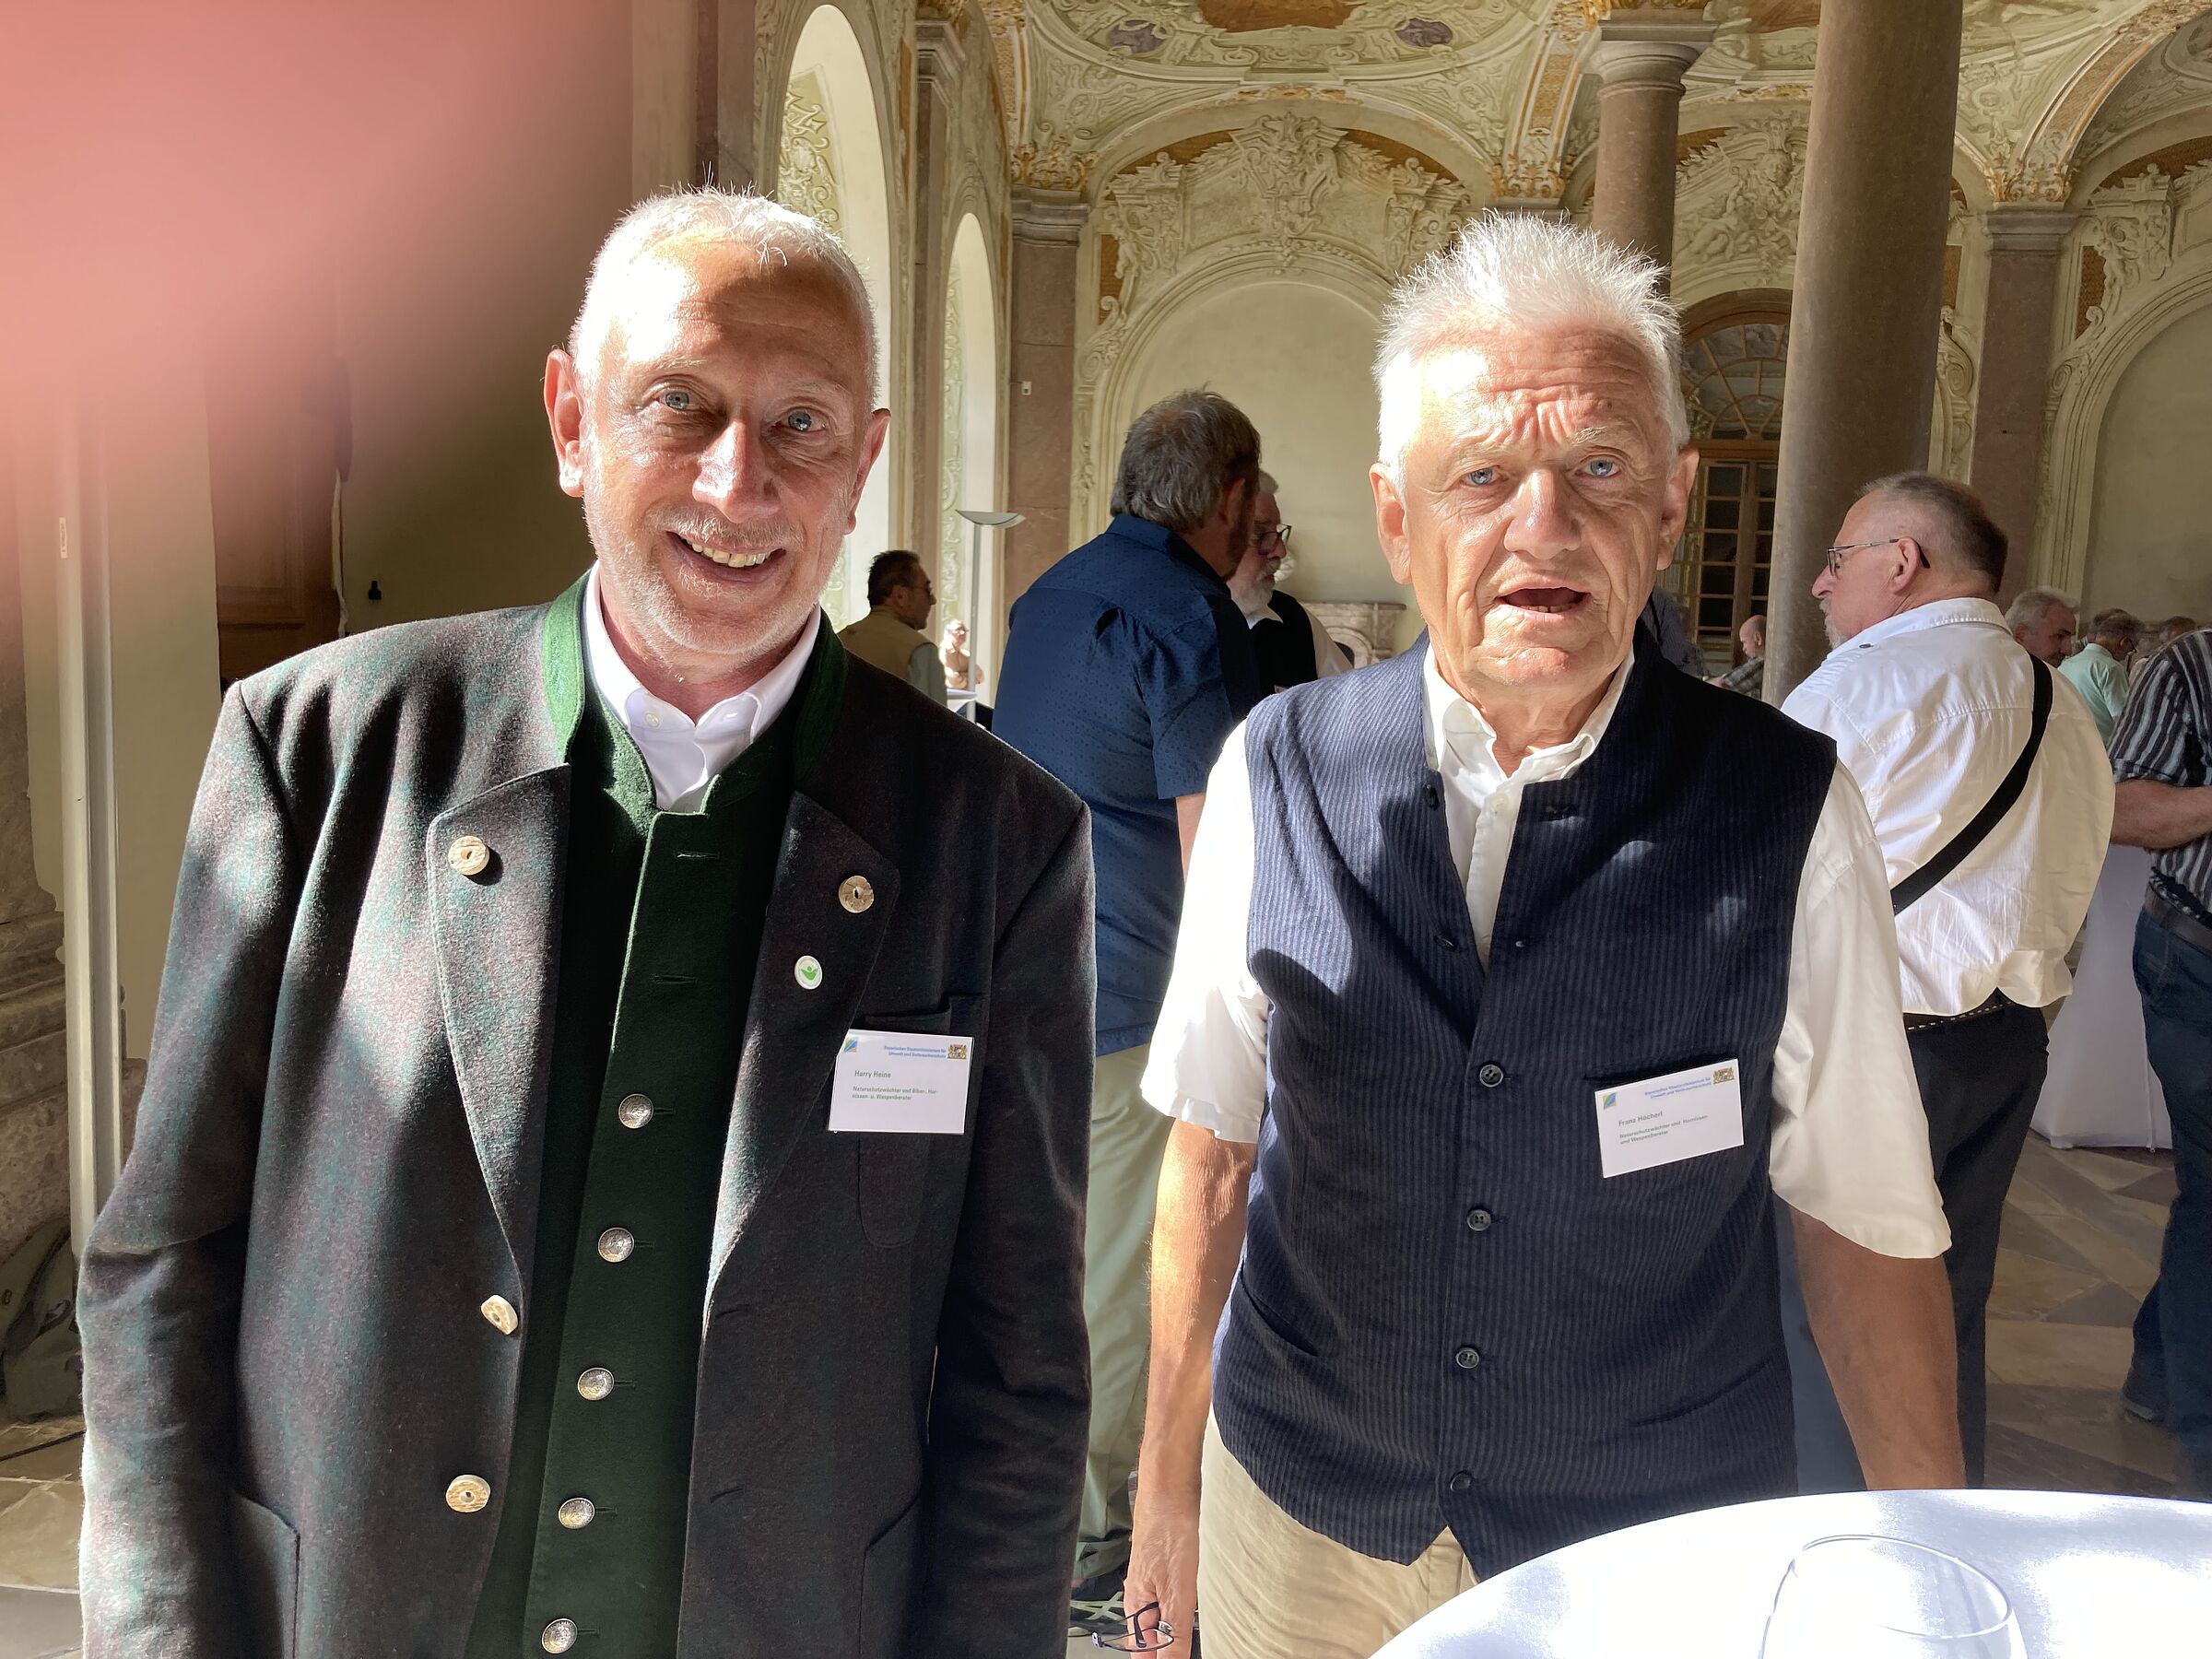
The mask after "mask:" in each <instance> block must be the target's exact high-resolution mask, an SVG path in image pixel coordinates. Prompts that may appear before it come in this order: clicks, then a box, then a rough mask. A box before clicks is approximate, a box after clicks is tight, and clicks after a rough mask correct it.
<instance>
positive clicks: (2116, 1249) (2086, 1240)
mask: <svg viewBox="0 0 2212 1659" xmlns="http://www.w3.org/2000/svg"><path fill="white" fill-rule="evenodd" d="M2035 1225H2037V1226H2039V1227H2041V1228H2043V1229H2045V1230H2048V1231H2049V1232H2051V1233H2053V1234H2054V1235H2055V1236H2056V1237H2057V1238H2058V1240H2059V1241H2060V1242H2061V1243H2064V1244H2065V1245H2068V1246H2070V1247H2071V1248H2072V1249H2073V1251H2074V1252H2075V1253H2076V1254H2077V1256H2079V1257H2082V1258H2084V1259H2086V1260H2087V1261H2088V1262H2089V1263H2090V1264H2091V1265H2092V1269H2093V1271H2096V1272H2099V1273H2101V1274H2103V1276H2104V1277H2106V1278H2109V1279H2111V1280H2112V1282H2113V1283H2114V1284H2116V1285H2118V1286H2120V1287H2121V1288H2123V1289H2127V1290H2133V1291H2134V1292H2135V1293H2136V1295H2137V1296H2140V1295H2142V1294H2143V1292H2144V1291H2146V1290H2147V1289H2149V1288H2151V1286H2152V1285H2153V1284H2155V1283H2157V1282H2158V1277H2159V1258H2158V1253H2157V1252H2156V1251H2155V1250H2153V1251H2149V1252H2144V1251H2138V1250H2136V1249H2134V1248H2132V1247H2131V1246H2130V1245H2128V1244H2126V1243H2124V1242H2123V1241H2121V1240H2120V1239H2118V1238H2116V1237H2114V1236H2113V1234H2112V1231H2111V1230H2110V1228H2109V1226H2108V1225H2103V1224H2100V1223H2098V1222H2095V1221H2090V1220H2087V1219H2085V1218H2082V1217H2080V1216H2050V1217H2046V1218H2043V1219H2042V1220H2041V1221H2038V1222H2037V1223H2035Z"/></svg>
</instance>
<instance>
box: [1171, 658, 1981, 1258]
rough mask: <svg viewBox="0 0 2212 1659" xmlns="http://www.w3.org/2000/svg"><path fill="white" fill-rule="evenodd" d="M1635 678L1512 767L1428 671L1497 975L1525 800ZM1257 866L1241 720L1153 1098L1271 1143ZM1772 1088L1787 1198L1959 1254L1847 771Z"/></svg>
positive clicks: (1194, 895) (1907, 1241)
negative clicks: (1565, 736) (1255, 910)
mask: <svg viewBox="0 0 2212 1659" xmlns="http://www.w3.org/2000/svg"><path fill="white" fill-rule="evenodd" d="M1668 672H1673V670H1669V671H1668ZM1628 674H1629V668H1628V665H1625V664H1624V665H1623V666H1622V668H1621V671H1620V672H1619V673H1618V674H1617V675H1616V676H1615V677H1614V679H1613V683H1612V684H1611V685H1610V686H1609V687H1608V688H1606V695H1605V697H1604V699H1603V700H1601V701H1600V702H1599V703H1598V705H1597V708H1596V709H1595V711H1594V712H1592V714H1591V716H1590V718H1589V720H1588V721H1587V722H1586V723H1585V724H1584V725H1583V730H1582V731H1581V732H1580V733H1579V734H1577V735H1575V736H1574V737H1573V738H1572V739H1571V741H1569V742H1567V743H1563V744H1559V745H1558V746H1556V747H1551V748H1544V749H1536V750H1534V751H1532V752H1531V753H1530V754H1529V755H1528V756H1527V757H1525V758H1524V759H1523V760H1522V762H1521V764H1520V765H1519V766H1517V767H1515V768H1514V769H1513V771H1512V772H1511V773H1508V772H1506V771H1503V769H1502V768H1500V766H1499V764H1498V761H1497V758H1496V756H1495V755H1494V754H1493V753H1492V751H1491V747H1490V741H1491V738H1492V737H1493V736H1494V733H1493V732H1492V730H1491V728H1490V725H1489V723H1488V721H1486V720H1485V719H1484V718H1483V716H1482V713H1481V712H1480V711H1479V710H1477V709H1476V708H1475V707H1474V706H1473V705H1472V704H1470V703H1468V702H1467V701H1466V700H1465V699H1463V698H1462V697H1460V696H1459V694H1458V693H1457V692H1455V691H1453V689H1452V688H1450V687H1449V686H1447V685H1446V684H1445V683H1444V679H1443V677H1442V676H1441V674H1439V673H1438V672H1437V669H1436V659H1435V658H1434V657H1433V656H1430V658H1429V660H1428V662H1427V663H1426V664H1425V665H1424V666H1423V669H1422V698H1423V705H1424V711H1425V716H1426V720H1425V724H1426V725H1427V728H1428V744H1429V759H1430V764H1431V765H1432V766H1435V767H1436V768H1437V770H1438V771H1439V772H1440V774H1441V777H1442V781H1443V787H1444V803H1445V823H1446V828H1447V830H1448V833H1449V836H1450V840H1451V843H1452V862H1453V865H1456V866H1457V867H1458V869H1459V871H1460V873H1461V876H1462V877H1463V878H1464V879H1465V884H1466V892H1467V913H1468V916H1469V918H1470V919H1471V920H1472V921H1473V923H1474V924H1475V931H1476V935H1477V940H1478V942H1479V947H1480V949H1481V952H1482V955H1483V959H1484V961H1485V963H1486V965H1487V963H1488V956H1489V937H1490V929H1491V926H1492V924H1494V923H1495V921H1496V918H1497V914H1498V899H1499V894H1500V891H1501V890H1502V889H1503V888H1504V886H1505V871H1506V864H1507V861H1508V858H1509V857H1510V855H1511V853H1512V841H1513V826H1514V824H1515V823H1516V822H1517V821H1518V818H1519V814H1520V810H1521V797H1522V794H1523V792H1524V790H1525V789H1526V788H1527V786H1528V785H1529V784H1531V783H1535V782H1544V781H1547V780H1550V779H1554V778H1563V777H1566V776H1568V775H1569V774H1571V773H1572V772H1573V771H1575V770H1576V769H1577V768H1579V767H1580V766H1581V765H1582V764H1583V762H1584V761H1585V760H1587V759H1589V758H1590V756H1591V755H1592V754H1594V752H1595V751H1596V749H1597V747H1598V745H1599V744H1600V743H1601V742H1603V741H1604V738H1605V734H1606V725H1607V724H1609V723H1610V722H1611V720H1612V717H1613V712H1614V710H1615V708H1616V707H1617V706H1618V702H1619V700H1620V692H1621V688H1622V687H1623V686H1624V685H1626V684H1627V679H1628ZM1252 884H1253V812H1252V780H1251V775H1250V774H1249V773H1248V772H1247V771H1246V770H1245V758H1244V731H1243V728H1242V727H1241V726H1240V727H1239V728H1238V729H1237V730H1236V731H1235V732H1234V733H1232V734H1230V739H1229V743H1228V746H1227V747H1225V748H1224V749H1223V751H1222V754H1221V759H1220V762H1219V764H1218V765H1217V766H1216V767H1215V768H1214V772H1213V776H1212V778H1211V779H1210V780H1209V781H1208V782H1207V783H1206V813H1205V816H1204V817H1203V818H1200V819H1199V823H1198V837H1197V841H1196V843H1195V844H1194V846H1193V848H1192V851H1191V870H1190V877H1189V880H1188V881H1187V882H1186V883H1185V885H1184V900H1183V912H1182V928H1181V931H1180V932H1179V934H1178V935H1177V939H1176V949H1175V968H1174V972H1173V974H1172V975H1171V978H1170V980H1169V982H1168V994H1167V1001H1166V1003H1165V1005H1164V1006H1162V1008H1161V1010H1160V1016H1159V1026H1158V1027H1157V1028H1156V1029H1155V1030H1154V1032H1153V1036H1152V1053H1151V1058H1150V1061H1149V1063H1148V1064H1147V1066H1146V1068H1145V1077H1144V1086H1143V1087H1144V1094H1145V1099H1146V1100H1149V1101H1150V1102H1151V1103H1152V1104H1153V1105H1154V1106H1155V1107H1157V1108H1159V1110H1160V1111H1161V1112H1166V1113H1168V1114H1169V1115H1170V1116H1172V1117H1180V1118H1182V1119H1183V1120H1185V1121H1186V1122H1189V1123H1194V1124H1199V1125H1201V1126H1203V1127H1205V1128H1206V1129H1210V1130H1211V1131H1212V1132H1213V1133H1214V1134H1216V1135H1219V1136H1220V1137H1221V1138H1222V1139H1224V1140H1233V1141H1251V1140H1255V1139H1257V1138H1258V1136H1259V1130H1260V1120H1261V1117H1262V1114H1263V1112H1264V1110H1265V1102H1266V1088H1267V1020H1268V1016H1269V1012H1270V1005H1269V1003H1268V1000H1267V997H1266V994H1265V993H1264V992H1262V991H1261V990H1260V988H1259V985H1258V984H1257V983H1256V982H1254V980H1253V975H1252V969H1251V963H1250V952H1249V951H1248V949H1247V944H1246V940H1247V924H1248V923H1249V920H1250V915H1251V909H1252ZM1571 1038H1572V1033H1571V1030H1568V1031H1562V1032H1561V1033H1560V1039H1561V1041H1571ZM1772 1087H1773V1098H1774V1119H1773V1134H1772V1140H1771V1147H1770V1148H1769V1152H1768V1172H1769V1175H1770V1178H1771V1180H1772V1182H1773V1184H1774V1190H1775V1191H1776V1192H1777V1193H1779V1194H1781V1195H1782V1196H1783V1199H1785V1200H1786V1201H1787V1202H1788V1203H1789V1204H1790V1205H1792V1206H1794V1207H1795V1208H1797V1209H1799V1210H1802V1211H1803V1212H1805V1213H1806V1215H1808V1216H1812V1217H1814V1218H1818V1220H1821V1221H1824V1222H1826V1223H1827V1224H1828V1225H1829V1226H1830V1227H1832V1228H1833V1229H1835V1230H1836V1231H1838V1232H1840V1233H1841V1234H1842V1235H1843V1236H1844V1237H1846V1238H1848V1239H1851V1240H1852V1241H1854V1242H1856V1243H1859V1244H1862V1245H1864V1246H1865V1247H1866V1248H1867V1249H1869V1250H1873V1251H1877V1252H1879V1253H1882V1254H1884V1255H1890V1256H1923V1257H1924V1256H1935V1255H1940V1254H1942V1253H1943V1252H1944V1251H1945V1250H1946V1249H1947V1248H1948V1247H1949V1244H1950V1230H1949V1229H1948V1228H1947V1226H1946V1225H1945V1222H1944V1218H1943V1199H1942V1195H1941V1194H1939V1193H1938V1192H1937V1191H1936V1188H1935V1173H1934V1170H1933V1167H1932V1165H1931V1163H1930V1161H1929V1156H1928V1125H1927V1119H1926V1117H1925V1116H1924V1113H1923V1112H1922V1111H1921V1105H1920V1088H1919V1085H1918V1084H1917V1083H1916V1082H1915V1081H1914V1079H1913V1075H1912V1054H1911V1053H1910V1051H1909V1050H1908V1049H1907V1048H1906V1046H1905V1033H1904V1023H1903V1019H1902V1016H1901V1011H1900V1008H1899V1006H1898V988H1897V946H1896V941H1895V935H1894V932H1893V930H1892V928H1891V926H1890V919H1889V899H1888V884H1887V883H1886V882H1885V881H1884V879H1883V877H1882V859H1881V849H1880V847H1879V845H1878V844H1877V842H1876V841H1875V839H1874V828H1873V826H1872V825H1871V824H1870V823H1869V822H1868V821H1867V818H1866V808H1865V806H1864V805H1863V804H1862V803H1861V802H1860V800H1859V793H1858V790H1857V789H1856V788H1855V787H1854V786H1853V783H1852V781H1851V777H1850V774H1849V773H1847V772H1845V771H1843V770H1842V769H1841V767H1839V768H1838V769H1837V771H1836V774H1835V777H1834V779H1833V780H1832V781H1831V782H1830V786H1829V793H1828V800H1827V802H1826V804H1825V805H1824V806H1823V807H1822V809H1821V813H1820V818H1819V820H1818V825H1817V827H1816V828H1815V830H1814V831H1813V840H1812V845H1811V848H1810V850H1809V851H1808V852H1807V853H1806V861H1805V870H1804V874H1803V876H1802V877H1800V879H1799V882H1798V890H1797V912H1796V923H1795V925H1794V929H1793V932H1792V935H1791V947H1790V984H1789V1000H1788V1004H1787V1010H1786V1012H1785V1014H1784V1016H1783V1027H1782V1034H1781V1036H1780V1038H1779V1039H1778V1040H1777V1041H1776V1043H1775V1049H1774V1069H1773V1085H1772ZM1596 1132H1597V1130H1596V1107H1595V1102H1594V1101H1593V1103H1592V1107H1591V1133H1592V1135H1595V1134H1596Z"/></svg>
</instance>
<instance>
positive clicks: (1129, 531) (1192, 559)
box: [1112, 512, 1229, 593]
mask: <svg viewBox="0 0 2212 1659" xmlns="http://www.w3.org/2000/svg"><path fill="white" fill-rule="evenodd" d="M1112 530H1113V534H1114V535H1120V536H1126V537H1127V538H1128V539H1129V540H1131V541H1133V542H1142V543H1143V544H1144V545H1145V546H1146V547H1157V548H1158V549H1159V551H1161V552H1162V553H1165V554H1167V555H1168V556H1169V557H1170V558H1172V559H1181V560H1182V562H1183V563H1184V564H1187V565H1189V566H1190V567H1191V568H1192V569H1193V570H1194V571H1204V572H1205V573H1206V577H1207V578H1208V579H1209V580H1210V581H1212V582H1216V583H1217V584H1218V585H1219V587H1220V589H1221V591H1222V592H1223V593H1227V592H1228V591H1229V582H1228V579H1227V578H1225V577H1224V576H1223V575H1222V574H1221V572H1220V571H1217V570H1215V569H1214V567H1213V566H1212V565H1210V564H1207V563H1206V560H1205V559H1201V558H1200V557H1199V556H1198V549H1197V548H1195V547H1192V546H1191V544H1190V543H1189V542H1187V541H1184V540H1183V539H1182V536H1180V535H1177V534H1176V533H1175V532H1174V531H1172V530H1171V529H1169V528H1168V527H1167V525H1165V524H1154V523H1153V522H1152V521H1151V520H1150V519H1141V518H1138V517H1136V516H1135V514H1134V513H1128V512H1117V513H1115V514H1114V515H1113V525H1112Z"/></svg>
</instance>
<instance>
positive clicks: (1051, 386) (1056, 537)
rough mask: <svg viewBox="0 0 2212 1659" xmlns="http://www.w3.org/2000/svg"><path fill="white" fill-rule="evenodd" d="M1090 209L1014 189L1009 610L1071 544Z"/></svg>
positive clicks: (1049, 193)
mask: <svg viewBox="0 0 2212 1659" xmlns="http://www.w3.org/2000/svg"><path fill="white" fill-rule="evenodd" d="M1089 214H1090V210H1089V208H1088V207H1087V206H1085V205H1084V201H1083V198H1082V196H1081V195H1080V194H1078V193H1077V192H1076V191H1073V190H1047V189H1041V188H1039V187H1036V186H1031V185H1016V186H1015V188H1014V261H1013V265H1014V269H1013V276H1012V280H1011V284H1010V288H1011V291H1010V293H1009V295H1008V304H1009V307H1010V309H1009V311H1008V313H1007V324H1008V326H1007V331H1006V332H1007V335H1008V338H1009V342H1010V348H1009V351H1008V362H1007V365H1006V380H1007V385H1006V397H1007V403H1006V406H1007V409H1008V411H1009V418H1008V422H1007V434H1006V436H1007V443H1006V505H1007V506H1008V507H1009V508H1011V509H1012V510H1013V511H1014V512H1018V513H1020V514H1022V515H1023V522H1022V523H1021V524H1017V525H1015V526H1014V527H1013V528H1012V529H1010V530H1008V531H1007V532H1006V537H1005V540H1006V566H1005V581H1004V583H1003V585H1002V588H1001V592H1002V593H1004V594H1005V595H1006V603H1007V604H1009V605H1011V604H1012V603H1013V602H1014V601H1015V600H1016V599H1018V598H1019V597H1020V596H1021V593H1022V590H1024V589H1025V588H1027V587H1028V586H1029V585H1030V582H1033V581H1035V580H1036V579H1037V577H1038V576H1039V574H1041V572H1042V571H1044V570H1045V569H1046V568H1047V567H1048V566H1050V565H1051V564H1052V563H1053V560H1055V559H1058V558H1059V557H1060V556H1061V555H1062V554H1063V553H1065V552H1066V551H1067V550H1068V548H1069V547H1070V546H1071V545H1072V544H1071V543H1070V542H1069V540H1068V523H1067V517H1068V490H1069V486H1070V475H1071V474H1072V473H1073V471H1074V468H1075V455H1076V426H1075V413H1076V310H1077V304H1078V300H1077V293H1076V255H1077V249H1078V246H1079V245H1080V243H1081V241H1082V238H1083V226H1084V224H1085V222H1086V221H1087V220H1088V218H1089Z"/></svg>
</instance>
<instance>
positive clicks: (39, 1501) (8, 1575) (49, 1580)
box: [0, 1480, 85, 1590]
mask: <svg viewBox="0 0 2212 1659" xmlns="http://www.w3.org/2000/svg"><path fill="white" fill-rule="evenodd" d="M17 1487H20V1488H27V1489H25V1490H23V1491H21V1492H19V1493H18V1492H10V1491H6V1490H0V1585H10V1586H13V1587H15V1588H18V1589H25V1590H75V1589H76V1535H77V1530H78V1528H79V1526H80V1525H81V1524H83V1521H84V1513H85V1489H84V1488H83V1487H81V1486H79V1485H78V1484H77V1483H76V1481H74V1480H45V1481H30V1480H22V1481H17V1480H6V1481H0V1488H17Z"/></svg>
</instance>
